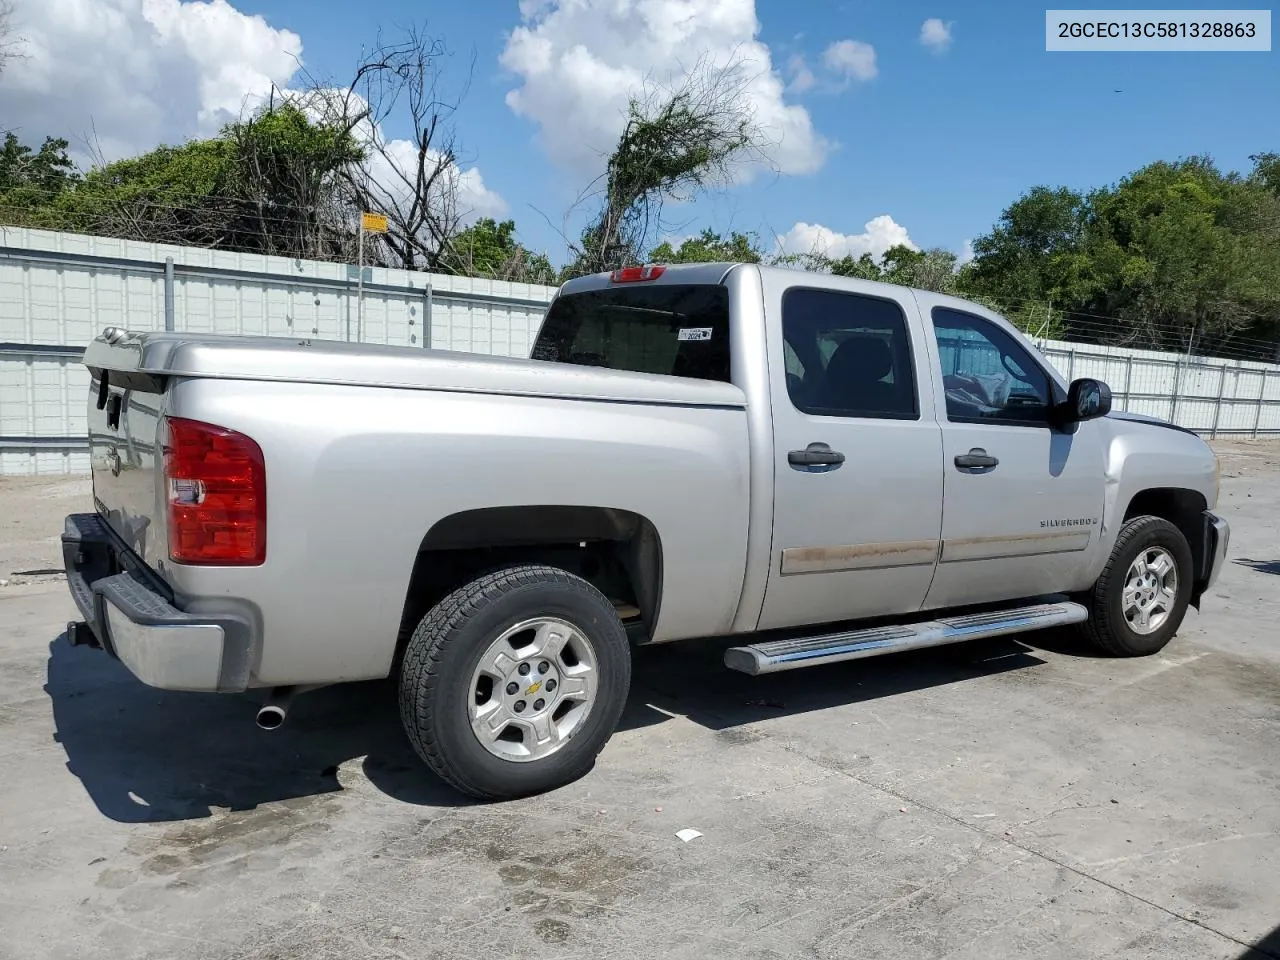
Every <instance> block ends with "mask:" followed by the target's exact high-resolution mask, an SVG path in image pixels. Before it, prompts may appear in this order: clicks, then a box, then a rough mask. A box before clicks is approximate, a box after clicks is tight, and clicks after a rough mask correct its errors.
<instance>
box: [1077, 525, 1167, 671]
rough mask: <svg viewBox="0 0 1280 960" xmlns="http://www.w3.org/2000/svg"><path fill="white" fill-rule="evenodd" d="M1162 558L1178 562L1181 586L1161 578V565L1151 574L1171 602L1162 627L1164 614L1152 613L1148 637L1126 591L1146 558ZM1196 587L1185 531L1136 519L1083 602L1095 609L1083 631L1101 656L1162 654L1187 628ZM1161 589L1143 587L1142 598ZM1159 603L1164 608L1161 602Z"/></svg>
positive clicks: (1124, 529) (1118, 539)
mask: <svg viewBox="0 0 1280 960" xmlns="http://www.w3.org/2000/svg"><path fill="white" fill-rule="evenodd" d="M1161 555H1163V556H1167V557H1168V558H1170V560H1171V561H1172V564H1173V573H1174V575H1175V577H1176V584H1173V585H1170V584H1169V582H1168V579H1167V575H1166V576H1161V575H1160V574H1159V573H1157V570H1158V569H1159V565H1158V564H1157V565H1156V566H1153V567H1152V568H1150V570H1149V571H1148V572H1149V573H1150V575H1151V576H1153V577H1155V583H1156V584H1158V585H1159V586H1162V587H1166V588H1167V593H1166V596H1168V597H1171V599H1169V600H1167V601H1166V602H1165V603H1164V606H1165V608H1166V609H1165V610H1164V613H1165V615H1164V616H1163V618H1162V619H1160V620H1159V621H1158V622H1157V617H1158V616H1159V614H1158V613H1149V615H1148V618H1147V624H1146V625H1145V632H1144V625H1143V624H1142V623H1141V621H1140V619H1137V618H1135V619H1134V620H1131V619H1130V617H1129V616H1126V606H1127V604H1126V596H1125V594H1126V587H1128V586H1131V585H1132V579H1131V578H1132V577H1133V576H1135V573H1134V565H1135V564H1136V563H1137V561H1138V560H1139V558H1140V557H1141V558H1143V559H1144V560H1146V559H1148V558H1152V557H1155V558H1158V557H1160V556H1161ZM1138 576H1141V574H1138ZM1191 581H1192V559H1191V547H1190V546H1189V545H1188V544H1187V538H1186V537H1185V536H1183V534H1182V531H1181V530H1179V529H1178V528H1177V527H1175V526H1174V525H1173V524H1172V523H1170V522H1169V521H1168V520H1165V519H1162V518H1161V517H1135V518H1133V519H1132V520H1130V521H1128V522H1127V523H1126V524H1125V525H1124V526H1123V527H1122V528H1121V530H1120V535H1119V536H1118V537H1116V545H1115V547H1114V548H1113V549H1112V551H1111V558H1110V559H1109V560H1108V561H1107V565H1106V567H1105V568H1104V569H1103V571H1102V576H1100V577H1098V579H1097V581H1096V582H1095V583H1094V585H1093V587H1092V589H1091V590H1090V591H1089V592H1088V593H1087V594H1085V596H1084V597H1083V598H1082V600H1081V602H1083V603H1084V605H1085V606H1086V607H1088V609H1089V619H1088V620H1086V621H1085V622H1084V623H1082V624H1081V625H1080V630H1081V632H1082V633H1084V635H1085V636H1086V637H1087V638H1088V639H1089V640H1090V641H1091V642H1092V643H1093V644H1094V645H1095V646H1097V647H1098V648H1099V649H1100V650H1102V651H1103V652H1104V653H1107V654H1110V655H1112V656H1115V657H1146V656H1151V655H1152V654H1155V653H1159V652H1160V651H1161V650H1163V649H1164V648H1165V645H1166V644H1168V642H1169V641H1170V640H1171V639H1173V636H1174V634H1176V633H1177V632H1178V628H1179V627H1180V626H1182V619H1183V617H1185V616H1186V613H1187V606H1188V604H1189V603H1190V600H1191V590H1192V582H1191ZM1156 589H1158V587H1152V586H1147V585H1139V588H1138V592H1137V593H1136V596H1137V597H1139V598H1140V599H1145V598H1148V597H1152V591H1153V590H1156ZM1155 602H1156V603H1160V601H1159V599H1158V598H1156V599H1155ZM1131 609H1132V608H1131ZM1153 609H1154V608H1151V607H1148V610H1153ZM1135 613H1136V611H1135ZM1137 616H1138V617H1140V614H1138V615H1137Z"/></svg>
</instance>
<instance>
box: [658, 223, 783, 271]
mask: <svg viewBox="0 0 1280 960" xmlns="http://www.w3.org/2000/svg"><path fill="white" fill-rule="evenodd" d="M763 259H764V254H763V252H762V251H761V250H760V247H759V245H758V243H757V241H756V237H755V234H748V233H738V232H737V231H736V230H735V231H734V232H733V233H730V234H729V235H728V236H727V237H726V236H723V235H721V234H719V233H716V232H715V231H714V230H703V231H702V233H700V234H699V235H698V236H696V237H689V238H688V239H687V240H683V241H681V243H680V246H679V247H672V246H671V242H670V241H669V240H664V241H662V243H660V244H658V245H657V246H656V247H654V248H653V249H652V250H650V251H649V262H650V263H760V262H761V260H763Z"/></svg>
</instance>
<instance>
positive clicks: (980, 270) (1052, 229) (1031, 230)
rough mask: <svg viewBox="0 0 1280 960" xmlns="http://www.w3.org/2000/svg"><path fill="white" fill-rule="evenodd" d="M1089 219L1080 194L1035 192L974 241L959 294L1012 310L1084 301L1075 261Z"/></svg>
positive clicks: (1062, 190)
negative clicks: (988, 299)
mask: <svg viewBox="0 0 1280 960" xmlns="http://www.w3.org/2000/svg"><path fill="white" fill-rule="evenodd" d="M1087 214H1088V208H1087V205H1086V200H1085V197H1084V196H1082V195H1081V194H1080V193H1077V192H1076V191H1074V190H1069V189H1068V188H1066V187H1058V188H1051V187H1044V186H1040V187H1033V188H1032V189H1031V190H1029V191H1028V192H1027V193H1025V194H1023V196H1021V197H1020V198H1019V199H1018V200H1016V201H1014V203H1012V204H1011V205H1010V206H1009V207H1007V208H1006V209H1005V210H1004V212H1003V213H1002V214H1001V215H1000V220H999V222H998V223H997V224H996V227H995V229H994V230H993V231H992V232H991V233H990V234H987V235H986V236H981V237H979V238H978V239H977V240H975V241H974V244H973V252H974V259H973V262H972V263H971V264H970V265H969V266H968V268H967V269H965V270H964V271H962V273H961V276H960V278H959V279H960V285H961V288H962V289H963V290H964V292H965V293H967V294H970V295H978V296H987V297H991V298H994V299H996V300H998V301H1000V302H1002V303H1006V304H1010V305H1022V304H1024V303H1027V302H1037V301H1039V302H1043V301H1063V300H1072V299H1081V298H1082V296H1084V295H1087V294H1086V291H1085V289H1084V286H1087V280H1086V279H1085V278H1083V277H1082V276H1081V270H1082V269H1083V268H1085V264H1082V263H1081V262H1079V260H1078V259H1077V258H1078V256H1079V254H1080V246H1081V242H1082V238H1083V234H1084V228H1085V222H1086V219H1087ZM1085 273H1086V274H1087V269H1086V270H1085Z"/></svg>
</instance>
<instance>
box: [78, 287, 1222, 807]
mask: <svg viewBox="0 0 1280 960" xmlns="http://www.w3.org/2000/svg"><path fill="white" fill-rule="evenodd" d="M84 363H85V364H86V366H87V367H88V368H89V370H90V371H91V375H92V386H91V388H90V394H89V398H88V405H89V427H90V441H91V445H92V462H93V488H94V501H95V506H96V512H94V513H91V514H78V515H74V516H71V517H68V518H67V522H66V531H65V534H64V537H63V543H64V554H65V562H66V568H67V573H68V578H69V584H70V588H71V592H72V594H73V596H74V598H75V600H76V603H77V605H78V606H79V609H80V612H81V616H82V617H83V620H82V621H77V622H75V623H72V624H71V625H70V626H69V628H68V636H69V638H70V640H71V642H73V643H86V644H89V645H92V646H101V647H102V648H104V649H105V650H106V651H108V652H109V653H110V654H111V655H113V656H115V657H117V658H119V659H120V660H121V661H122V662H123V663H124V664H126V665H127V666H128V667H129V669H130V670H132V671H133V673H134V674H136V675H137V677H138V678H139V679H140V680H142V681H143V682H144V683H148V684H151V685H152V686H155V687H161V688H164V689H171V690H203V691H218V692H240V691H245V690H247V689H249V688H264V689H266V690H269V693H268V694H267V696H266V697H265V705H264V706H263V707H262V709H261V710H260V712H259V715H258V722H259V724H260V725H262V726H264V727H271V726H276V725H278V724H279V723H281V722H283V720H284V718H285V711H286V709H287V706H288V703H289V700H290V697H291V696H292V695H294V694H295V693H298V692H300V691H302V690H305V689H308V688H311V687H315V686H320V685H326V684H335V683H342V682H347V681H356V680H366V679H370V678H384V677H394V678H395V680H396V683H397V684H398V689H399V699H400V711H401V715H402V717H403V721H404V727H405V730H406V732H407V734H408V737H409V739H410V740H411V741H412V743H413V746H414V747H415V748H416V750H417V752H418V753H419V754H420V755H421V756H422V758H423V760H425V761H426V763H427V764H429V765H430V767H431V769H433V770H434V771H435V772H436V773H438V774H439V775H440V776H441V777H443V778H444V779H445V780H446V781H448V782H449V783H450V784H452V785H454V786H455V787H456V788H458V789H459V790H461V791H464V792H466V793H468V794H470V795H472V796H476V797H481V798H495V799H496V798H508V797H516V796H520V795H526V794H530V793H536V792H539V791H544V790H548V789H551V788H554V787H557V786H559V785H562V784H565V783H567V782H569V781H571V780H573V779H575V778H577V777H580V776H582V775H583V774H584V773H586V772H587V771H588V770H589V769H590V768H591V766H592V764H593V763H594V760H595V758H596V756H597V755H598V754H599V752H600V751H601V750H602V749H603V747H604V745H605V743H606V741H607V740H608V739H609V737H610V735H611V734H612V732H613V729H614V727H615V725H616V723H617V721H618V718H619V714H620V713H621V711H622V708H623V703H624V701H625V699H626V697H627V690H628V685H629V682H630V673H631V665H630V654H631V649H632V647H633V645H637V644H656V643H666V642H668V641H673V640H691V639H696V638H725V637H729V638H733V639H730V640H729V641H728V643H729V644H733V643H735V642H736V643H737V645H735V646H727V649H726V652H725V656H724V659H725V663H726V665H727V667H729V668H732V669H735V670H741V671H745V672H746V673H749V674H767V673H770V672H772V671H778V670H789V669H794V668H797V667H806V666H816V665H819V664H826V663H831V662H834V661H842V660H851V659H855V658H859V657H868V656H874V655H877V654H882V653H892V652H894V651H898V650H905V649H910V648H916V647H923V646H931V645H938V644H945V643H952V642H956V641H962V640H967V639H971V638H977V637H990V636H995V635H999V634H1006V633H1015V632H1021V631H1028V630H1035V629H1040V628H1045V627H1051V626H1056V625H1062V624H1078V625H1079V628H1080V629H1081V630H1082V631H1083V633H1084V634H1085V635H1086V636H1087V637H1088V638H1089V639H1090V640H1092V641H1093V642H1094V643H1095V644H1096V645H1097V646H1098V647H1099V648H1101V650H1102V651H1104V652H1106V653H1108V654H1113V655H1118V656H1142V655H1147V654H1152V653H1155V652H1156V651H1158V650H1160V649H1161V648H1163V647H1164V646H1165V644H1166V643H1168V642H1169V639H1170V638H1171V637H1172V636H1173V634H1174V633H1175V632H1176V631H1177V629H1178V627H1179V625H1180V624H1181V622H1182V619H1183V616H1184V614H1185V613H1186V610H1187V607H1188V605H1197V606H1198V604H1199V600H1200V597H1201V595H1202V594H1203V593H1204V592H1205V590H1206V589H1208V587H1209V585H1210V584H1211V583H1212V582H1213V581H1214V578H1215V577H1216V576H1217V574H1218V572H1219V569H1220V567H1221V565H1222V563H1223V556H1224V553H1225V551H1226V548H1227V539H1228V535H1229V531H1228V528H1227V524H1226V523H1225V522H1224V521H1223V520H1222V519H1220V518H1219V517H1217V516H1215V515H1214V514H1213V513H1212V512H1211V511H1212V509H1213V508H1214V506H1215V504H1216V500H1217V496H1218V467H1217V461H1216V459H1215V457H1214V455H1213V453H1212V452H1211V451H1210V449H1209V448H1208V447H1207V446H1206V445H1205V444H1204V443H1203V442H1202V441H1201V440H1200V439H1199V438H1197V437H1196V436H1195V435H1193V434H1192V433H1190V432H1188V431H1185V430H1181V429H1179V428H1176V427H1173V426H1171V425H1170V424H1167V423H1163V422H1161V421H1156V420H1151V419H1149V418H1142V417H1137V416H1130V415H1124V414H1119V413H1113V412H1111V411H1110V407H1111V395H1110V391H1109V390H1108V389H1107V387H1106V386H1105V385H1104V384H1102V383H1100V382H1098V381H1096V380H1077V381H1075V382H1074V383H1071V384H1067V383H1066V382H1064V381H1063V379H1062V378H1061V377H1060V376H1059V375H1058V373H1057V372H1056V371H1055V370H1054V369H1053V368H1052V367H1051V366H1050V365H1049V364H1048V363H1046V362H1045V361H1044V360H1043V358H1042V357H1041V356H1040V355H1039V353H1038V352H1037V351H1036V350H1035V348H1034V347H1033V346H1032V345H1031V344H1030V343H1029V342H1028V341H1027V340H1026V339H1025V338H1024V337H1023V336H1022V335H1021V334H1020V333H1019V332H1018V331H1017V330H1016V329H1015V328H1014V327H1013V326H1011V325H1010V324H1009V323H1007V322H1006V321H1005V320H1003V319H1002V318H1000V317H999V316H996V315H995V314H993V313H991V312H990V311H989V310H986V309H984V308H982V307H980V306H977V305H975V304H972V303H968V302H966V301H963V300H959V299H955V298H952V297H945V296H939V295H937V294H933V293H927V292H923V291H918V290H910V289H906V288H903V287H898V286H889V285H884V284H877V283H869V282H864V281H859V280H851V279H843V278H838V277H831V276H821V275H814V274H807V273H801V272H796V271H789V270H781V269H770V268H762V267H758V266H754V265H740V264H739V265H735V264H700V265H693V266H679V267H669V268H664V267H660V266H650V267H638V268H631V269H627V270H621V271H618V272H616V273H613V274H605V275H600V276H593V277H585V278H582V279H578V280H574V281H572V282H570V283H567V284H565V286H564V287H563V288H562V289H561V290H560V291H559V293H558V294H557V296H556V299H555V300H554V301H553V303H552V304H551V306H550V308H549V310H548V312H547V315H546V318H545V319H544V321H543V323H542V326H541V329H540V331H539V333H538V336H537V339H536V342H535V344H534V346H533V349H532V357H531V359H528V360H519V359H506V358H496V357H488V356H476V355H469V354H461V353H450V352H440V351H433V350H419V349H413V348H399V347H380V346H368V345H360V344H352V343H339V342H325V341H320V340H298V339H287V338H250V337H217V336H209V335H204V334H182V333H146V334H130V333H127V332H125V331H122V330H117V329H108V330H107V331H105V332H104V333H103V335H102V336H100V337H98V338H97V339H95V340H94V341H93V343H92V344H90V345H89V347H88V349H87V351H86V354H85V357H84Z"/></svg>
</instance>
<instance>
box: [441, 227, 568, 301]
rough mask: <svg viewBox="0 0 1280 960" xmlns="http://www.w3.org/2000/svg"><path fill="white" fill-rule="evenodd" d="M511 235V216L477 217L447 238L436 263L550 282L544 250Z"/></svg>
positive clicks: (472, 273) (475, 273)
mask: <svg viewBox="0 0 1280 960" xmlns="http://www.w3.org/2000/svg"><path fill="white" fill-rule="evenodd" d="M515 235H516V224H515V221H514V220H503V221H502V222H501V223H499V222H497V221H496V220H494V219H492V218H491V217H485V218H483V219H480V220H477V221H476V222H475V223H474V224H472V225H471V226H469V227H467V228H466V229H465V230H462V231H460V232H459V233H458V234H457V235H456V236H455V237H454V238H453V239H452V240H451V241H450V244H449V250H448V252H447V253H446V254H445V256H444V257H443V258H442V260H441V263H440V266H441V268H442V269H444V270H445V271H447V272H449V273H456V274H460V275H462V276H468V277H489V278H491V279H494V280H511V281H514V282H517V283H540V284H546V285H548V286H551V285H554V284H555V282H556V271H555V268H554V267H552V266H551V261H550V260H549V259H548V258H547V257H546V255H545V254H541V253H533V252H532V251H530V250H529V249H527V248H526V247H524V246H523V245H522V244H520V243H519V242H518V241H517V240H516V236H515Z"/></svg>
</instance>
